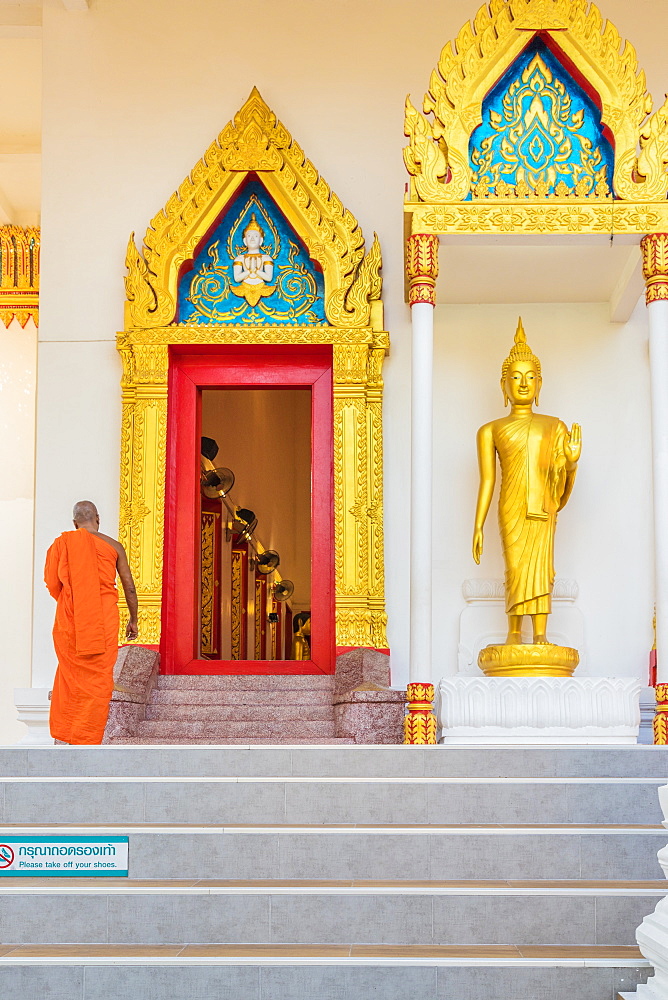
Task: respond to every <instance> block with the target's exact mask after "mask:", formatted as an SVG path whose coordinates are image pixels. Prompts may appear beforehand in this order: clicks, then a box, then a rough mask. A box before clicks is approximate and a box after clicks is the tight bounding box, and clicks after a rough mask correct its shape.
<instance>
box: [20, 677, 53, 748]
mask: <svg viewBox="0 0 668 1000" xmlns="http://www.w3.org/2000/svg"><path fill="white" fill-rule="evenodd" d="M50 699H51V691H50V689H49V688H14V704H15V705H16V712H17V715H18V717H19V722H23V723H25V725H26V726H27V727H28V732H27V733H26V735H25V736H24V737H23V739H21V740H19V742H18V745H19V746H53V737H52V736H51V733H50V732H49V710H50V708H51V701H50Z"/></svg>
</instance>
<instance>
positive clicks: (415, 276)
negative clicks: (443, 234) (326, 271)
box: [406, 233, 438, 684]
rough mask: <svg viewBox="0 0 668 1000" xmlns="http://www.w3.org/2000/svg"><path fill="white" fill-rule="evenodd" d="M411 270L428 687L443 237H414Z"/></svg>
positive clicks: (416, 557)
mask: <svg viewBox="0 0 668 1000" xmlns="http://www.w3.org/2000/svg"><path fill="white" fill-rule="evenodd" d="M406 266H407V270H408V276H409V279H410V293H409V301H410V304H411V318H412V324H413V351H412V373H411V517H410V543H411V554H410V663H409V678H410V680H411V682H421V683H426V684H428V683H431V680H432V671H431V644H432V530H431V521H432V477H433V468H432V466H433V455H432V451H433V449H432V439H433V430H432V422H433V407H432V397H433V356H434V306H435V302H436V295H435V282H436V276H437V274H438V236H432V235H427V234H421V233H420V234H415V235H413V236H409V238H408V246H407V265H406Z"/></svg>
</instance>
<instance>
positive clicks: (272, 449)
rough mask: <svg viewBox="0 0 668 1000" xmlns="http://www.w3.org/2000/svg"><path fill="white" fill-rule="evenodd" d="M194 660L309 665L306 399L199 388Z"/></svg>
mask: <svg viewBox="0 0 668 1000" xmlns="http://www.w3.org/2000/svg"><path fill="white" fill-rule="evenodd" d="M200 466H201V475H200V547H199V552H198V553H197V560H196V562H197V567H196V569H197V573H198V575H199V581H200V587H199V623H200V630H199V658H200V659H209V660H216V659H220V660H249V661H250V660H256V661H277V660H278V661H289V660H300V661H302V660H309V659H310V638H311V637H310V621H311V390H310V389H297V388H296V389H204V390H202V392H201V439H200Z"/></svg>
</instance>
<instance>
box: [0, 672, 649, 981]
mask: <svg viewBox="0 0 668 1000" xmlns="http://www.w3.org/2000/svg"><path fill="white" fill-rule="evenodd" d="M162 690H163V691H165V692H166V691H168V690H170V689H169V688H163V689H162ZM171 690H174V689H173V688H172V689H171ZM169 703H170V702H169V699H166V700H165V701H164V702H157V704H158V705H159V704H164V705H169ZM156 721H157V720H156ZM0 774H3V775H5V777H4V779H2V781H3V797H2V799H1V800H0V801H1V802H2V808H3V810H4V812H3V814H2V819H3V832H4V833H5V835H6V836H9V835H11V834H14V835H15V834H17V833H25V834H27V833H29V832H30V833H32V834H40V835H41V834H45V833H50V834H56V835H63V834H70V835H75V833H76V831H79V832H80V833H83V832H85V833H88V834H91V833H95V834H99V835H102V836H111V835H113V834H116V835H118V834H128V835H129V839H130V861H129V870H130V877H129V879H110V878H101V879H97V880H95V879H87V878H77V879H65V878H56V879H49V878H43V879H33V878H7V877H3V878H0V896H1V899H0V941H1V942H2V946H1V947H0V997H2V1000H28V998H33V997H42V996H44V997H49V1000H128V998H130V997H132V998H137V1000H140V998H141V1000H214V998H215V1000H301V998H304V1000H306V998H309V1000H310V998H312V997H316V996H317V997H320V998H323V1000H377V998H378V997H382V998H383V1000H405V998H406V997H407V996H420V997H424V998H425V1000H519V998H522V1000H563V998H565V997H573V998H577V1000H613V998H614V997H615V996H616V995H617V993H618V991H625V992H629V991H632V990H633V989H634V988H635V986H636V985H637V983H639V982H643V981H644V980H645V979H646V977H647V975H648V974H649V971H650V970H649V969H648V968H647V966H646V963H645V962H644V961H643V959H642V957H641V956H640V953H639V952H638V951H637V949H636V947H635V929H636V927H637V926H638V924H639V923H640V922H641V920H642V918H643V916H644V915H645V914H647V913H649V912H650V911H652V910H653V909H654V907H655V906H656V903H657V901H658V899H659V898H661V896H663V895H665V891H666V883H665V881H664V879H663V878H662V873H661V869H660V868H659V865H658V862H657V860H656V852H657V850H658V849H659V848H661V847H663V846H664V845H665V843H666V840H667V839H668V837H667V834H666V831H665V830H664V829H663V828H662V826H661V819H662V815H661V811H660V808H659V803H658V798H657V788H658V786H659V785H661V784H665V783H666V779H667V777H668V752H667V751H666V750H665V749H663V748H658V747H657V748H654V747H627V748H619V749H611V748H605V749H603V748H597V749H592V748H574V747H569V748H560V749H531V748H522V749H502V748H496V747H492V748H483V749H476V748H465V749H464V748H462V749H455V748H452V749H445V748H441V747H400V746H396V747H363V746H350V747H348V746H342V747H325V746H322V747H312V746H311V747H302V746H300V747H289V746H246V747H242V746H232V747H214V746H207V747H204V746H203V747H199V748H197V747H195V748H192V747H144V746H141V747H140V746H137V747H99V748H98V747H91V748H86V747H55V748H44V749H42V748H25V749H19V748H16V749H11V750H0Z"/></svg>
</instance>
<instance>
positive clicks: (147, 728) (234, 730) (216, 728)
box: [137, 721, 336, 742]
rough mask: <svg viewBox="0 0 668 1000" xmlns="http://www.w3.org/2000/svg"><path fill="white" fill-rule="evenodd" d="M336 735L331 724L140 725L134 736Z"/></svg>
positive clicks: (159, 738) (157, 738) (304, 737)
mask: <svg viewBox="0 0 668 1000" xmlns="http://www.w3.org/2000/svg"><path fill="white" fill-rule="evenodd" d="M335 735H336V727H335V725H334V723H333V722H297V721H294V722H226V723H225V722H218V723H215V722H176V721H172V722H150V721H147V722H140V724H139V728H138V731H137V736H139V737H140V738H145V739H148V740H149V741H150V740H155V741H156V742H162V740H163V739H186V740H188V739H192V738H207V739H215V740H220V739H223V740H227V739H229V738H235V739H241V740H246V739H254V740H260V741H263V740H266V739H270V740H271V739H281V740H286V741H288V742H290V741H292V740H296V739H302V740H307V741H309V740H310V738H311V737H317V738H318V739H323V740H329V738H330V737H334V736H335Z"/></svg>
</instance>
